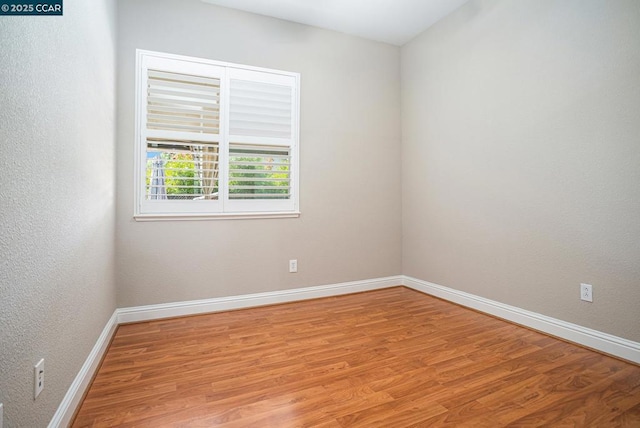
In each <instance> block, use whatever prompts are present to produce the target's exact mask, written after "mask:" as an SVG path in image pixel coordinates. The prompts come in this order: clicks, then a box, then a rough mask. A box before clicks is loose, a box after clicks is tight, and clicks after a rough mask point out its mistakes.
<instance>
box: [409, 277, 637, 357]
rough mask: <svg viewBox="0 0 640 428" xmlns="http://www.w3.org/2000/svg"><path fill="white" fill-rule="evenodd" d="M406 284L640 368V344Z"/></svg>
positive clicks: (415, 283) (446, 291)
mask: <svg viewBox="0 0 640 428" xmlns="http://www.w3.org/2000/svg"><path fill="white" fill-rule="evenodd" d="M402 284H403V285H405V286H406V287H409V288H411V289H413V290H416V291H420V292H422V293H425V294H429V295H431V296H435V297H439V298H441V299H444V300H448V301H450V302H453V303H457V304H459V305H462V306H466V307H468V308H472V309H475V310H478V311H480V312H484V313H486V314H490V315H493V316H496V317H498V318H502V319H505V320H508V321H511V322H514V323H516V324H520V325H523V326H526V327H529V328H532V329H534V330H538V331H541V332H543V333H547V334H550V335H552V336H556V337H559V338H562V339H565V340H568V341H570V342H574V343H577V344H580V345H583V346H586V347H589V348H591V349H595V350H598V351H601V352H604V353H606V354H609V355H613V356H616V357H619V358H622V359H625V360H628V361H632V362H634V363H636V364H640V343H638V342H633V341H631V340H627V339H623V338H621V337H618V336H613V335H611V334H607V333H603V332H601V331H597V330H593V329H590V328H587V327H582V326H580V325H577V324H572V323H569V322H566V321H562V320H559V319H556V318H551V317H548V316H545V315H541V314H538V313H535V312H530V311H527V310H524V309H520V308H517V307H515V306H510V305H506V304H504V303H500V302H496V301H495V300H490V299H485V298H484V297H479V296H476V295H473V294H469V293H465V292H463V291H458V290H454V289H452V288H448V287H443V286H442V285H438V284H433V283H431V282H427V281H422V280H420V279H416V278H412V277H409V276H403V281H402Z"/></svg>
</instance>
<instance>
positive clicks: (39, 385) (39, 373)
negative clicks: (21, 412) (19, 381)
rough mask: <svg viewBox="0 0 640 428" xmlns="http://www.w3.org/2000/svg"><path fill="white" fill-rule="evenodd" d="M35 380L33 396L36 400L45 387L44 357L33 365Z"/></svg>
mask: <svg viewBox="0 0 640 428" xmlns="http://www.w3.org/2000/svg"><path fill="white" fill-rule="evenodd" d="M33 381H34V384H33V398H34V400H35V399H36V398H38V395H40V393H41V392H42V390H43V389H44V358H43V359H41V360H40V361H38V364H36V365H35V366H33Z"/></svg>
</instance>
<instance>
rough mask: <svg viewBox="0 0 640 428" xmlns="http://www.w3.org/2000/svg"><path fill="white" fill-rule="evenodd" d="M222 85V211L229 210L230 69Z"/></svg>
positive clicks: (219, 183)
mask: <svg viewBox="0 0 640 428" xmlns="http://www.w3.org/2000/svg"><path fill="white" fill-rule="evenodd" d="M221 80H222V83H221V85H220V92H221V97H220V164H219V165H220V180H219V182H218V186H219V187H218V188H219V189H220V195H221V198H220V201H221V203H222V211H223V212H226V211H227V206H228V203H227V202H228V200H229V179H228V177H229V71H228V69H225V71H224V73H223V76H222V79H221Z"/></svg>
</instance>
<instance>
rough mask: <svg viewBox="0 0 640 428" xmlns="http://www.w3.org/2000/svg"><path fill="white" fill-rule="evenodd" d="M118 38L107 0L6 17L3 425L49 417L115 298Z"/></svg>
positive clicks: (0, 189)
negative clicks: (36, 368) (59, 11)
mask: <svg viewBox="0 0 640 428" xmlns="http://www.w3.org/2000/svg"><path fill="white" fill-rule="evenodd" d="M115 38H116V37H115V8H114V3H113V2H111V1H109V0H104V1H91V2H87V1H84V0H66V1H65V2H64V16H62V17H59V16H48V17H47V16H23V17H17V16H11V17H6V16H5V17H0V40H1V45H2V47H1V48H0V159H2V166H1V167H0V183H1V185H0V225H1V229H0V402H2V403H4V427H5V428H7V427H8V428H17V427H30V428H31V427H32V428H37V427H45V426H47V424H48V423H49V421H50V420H51V417H52V416H53V414H54V413H55V410H56V409H57V407H58V405H59V404H60V402H61V401H62V398H63V397H64V394H65V393H66V392H67V390H68V388H69V386H70V385H71V382H72V381H73V379H74V378H75V376H76V374H77V373H78V371H79V370H80V367H81V366H82V364H83V363H84V360H85V359H86V357H87V355H88V354H89V352H90V350H91V348H92V347H93V345H94V344H95V343H96V339H97V338H98V336H99V335H100V332H101V331H102V329H103V328H104V326H105V324H106V323H107V320H108V319H109V317H110V316H111V315H112V314H113V311H114V310H115V307H116V306H115V284H114V275H113V269H114V260H115V259H114V239H113V237H114V229H115V227H114V226H115V198H114V187H115V172H114V170H115V161H114V158H115V147H114V146H115V129H114V128H115V120H114V106H115V96H114V89H115V51H114V49H115ZM40 358H44V359H45V388H44V390H43V391H42V393H41V394H40V396H39V397H38V399H37V400H35V401H34V399H33V365H34V364H35V363H37V362H38V361H39V359H40Z"/></svg>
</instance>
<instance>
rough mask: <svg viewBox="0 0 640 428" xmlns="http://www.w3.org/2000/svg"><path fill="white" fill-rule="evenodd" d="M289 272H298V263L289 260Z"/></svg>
mask: <svg viewBox="0 0 640 428" xmlns="http://www.w3.org/2000/svg"><path fill="white" fill-rule="evenodd" d="M289 272H290V273H295V272H298V261H297V260H289Z"/></svg>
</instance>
